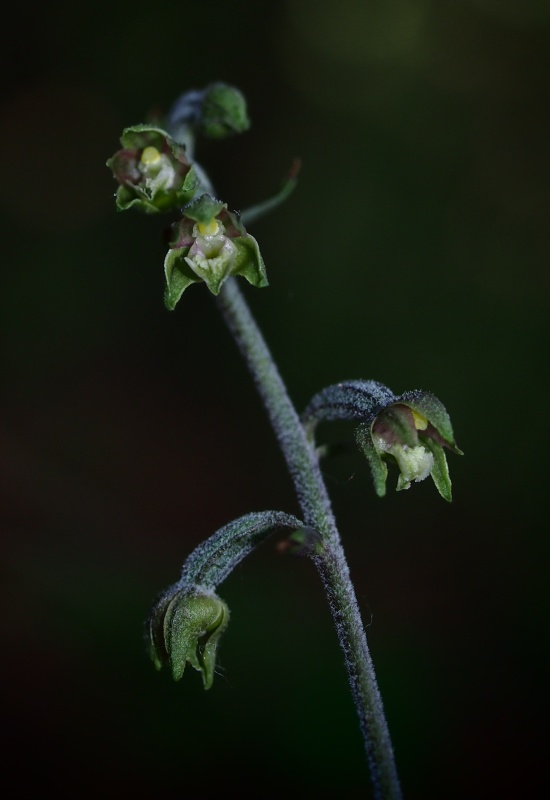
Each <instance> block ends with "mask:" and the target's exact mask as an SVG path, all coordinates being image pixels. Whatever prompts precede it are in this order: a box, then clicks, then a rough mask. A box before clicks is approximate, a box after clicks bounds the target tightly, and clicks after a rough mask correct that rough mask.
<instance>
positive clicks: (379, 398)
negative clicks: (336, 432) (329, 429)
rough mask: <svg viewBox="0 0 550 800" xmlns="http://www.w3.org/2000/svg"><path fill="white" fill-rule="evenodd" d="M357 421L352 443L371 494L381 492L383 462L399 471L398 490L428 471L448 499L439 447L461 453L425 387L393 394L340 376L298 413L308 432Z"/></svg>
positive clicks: (442, 409) (448, 482) (439, 406)
mask: <svg viewBox="0 0 550 800" xmlns="http://www.w3.org/2000/svg"><path fill="white" fill-rule="evenodd" d="M336 419H350V420H358V421H359V422H360V425H359V426H358V427H357V429H356V431H355V438H356V440H357V443H358V444H359V446H360V447H361V449H362V450H363V453H364V454H365V456H366V457H367V459H368V462H369V465H370V468H371V472H372V476H373V480H374V488H375V491H376V494H377V495H378V496H379V497H383V496H384V495H385V494H386V481H387V477H388V467H387V463H388V462H391V463H393V464H395V465H396V466H397V468H398V470H399V476H398V479H397V490H398V491H399V490H401V489H408V488H409V487H410V485H411V483H412V482H413V481H422V480H424V478H427V477H428V475H431V477H432V479H433V482H434V483H435V485H436V488H437V490H438V491H439V493H440V495H441V496H442V497H443V498H444V499H445V500H448V501H449V502H450V501H451V499H452V493H451V479H450V477H449V470H448V467H447V459H446V457H445V450H444V448H446V449H448V450H451V451H452V452H453V453H457V454H458V455H462V451H461V450H459V448H458V447H457V446H456V442H455V440H454V434H453V429H452V425H451V420H450V418H449V415H448V413H447V411H446V409H445V407H444V406H443V403H442V402H441V401H440V400H438V399H437V397H435V395H433V394H431V393H430V392H424V391H412V392H405V393H404V394H402V395H399V396H396V395H395V394H394V393H393V392H392V391H391V390H390V389H388V388H387V387H386V386H383V385H382V384H381V383H378V382H376V381H345V382H343V383H338V384H335V385H334V386H328V387H327V388H326V389H323V390H322V391H321V392H319V393H318V394H317V395H315V397H314V398H313V400H312V401H311V403H310V404H309V406H308V407H307V408H306V410H305V412H304V414H303V415H302V420H303V423H304V426H305V428H306V431H307V432H308V434H309V435H310V436H313V433H314V430H315V427H316V425H317V424H318V423H319V422H321V421H322V420H336Z"/></svg>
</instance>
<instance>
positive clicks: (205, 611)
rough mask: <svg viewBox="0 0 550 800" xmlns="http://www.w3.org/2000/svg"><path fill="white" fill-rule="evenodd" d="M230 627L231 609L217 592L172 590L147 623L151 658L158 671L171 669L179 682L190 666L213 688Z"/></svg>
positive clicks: (207, 685)
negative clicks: (222, 643)
mask: <svg viewBox="0 0 550 800" xmlns="http://www.w3.org/2000/svg"><path fill="white" fill-rule="evenodd" d="M228 624H229V609H228V607H227V605H226V604H225V603H224V602H223V600H221V599H220V598H219V597H218V596H217V595H216V594H214V592H212V591H209V592H206V591H197V590H195V589H180V588H179V587H178V586H175V587H172V588H171V589H169V590H168V591H167V592H165V594H164V595H163V596H162V597H161V598H160V600H158V602H157V603H156V604H155V606H154V607H153V609H152V611H151V614H150V616H149V619H148V621H147V641H148V650H149V655H150V657H151V659H152V661H153V663H154V664H155V666H156V668H157V669H161V668H162V667H163V666H165V665H167V666H169V667H170V670H171V672H172V677H173V678H174V680H176V681H178V680H180V678H181V677H182V675H183V673H184V670H185V667H186V665H187V664H191V666H192V667H194V669H196V670H198V671H199V672H200V673H201V674H202V679H203V684H204V688H205V689H209V688H210V687H211V686H212V681H213V679H214V669H215V666H216V652H217V649H218V644H219V639H220V636H221V634H222V633H223V632H224V630H225V629H226V628H227V625H228Z"/></svg>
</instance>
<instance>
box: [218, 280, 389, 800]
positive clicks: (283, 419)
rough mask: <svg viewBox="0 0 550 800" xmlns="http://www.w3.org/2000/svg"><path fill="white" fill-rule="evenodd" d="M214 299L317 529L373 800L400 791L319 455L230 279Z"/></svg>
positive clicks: (318, 560)
mask: <svg viewBox="0 0 550 800" xmlns="http://www.w3.org/2000/svg"><path fill="white" fill-rule="evenodd" d="M217 303H218V306H219V308H220V310H221V313H222V315H223V317H224V319H225V321H226V323H227V325H228V327H229V330H230V331H231V333H232V335H233V337H234V339H235V341H236V343H237V345H238V347H239V349H240V351H241V354H242V355H243V357H244V359H245V361H246V364H247V366H248V369H249V371H250V373H251V374H252V377H253V378H254V381H255V383H256V387H257V389H258V392H259V393H260V396H261V398H262V401H263V403H264V406H265V408H266V410H267V413H268V416H269V419H270V422H271V425H272V426H273V429H274V431H275V435H276V437H277V440H278V442H279V445H280V447H281V449H282V451H283V454H284V457H285V459H286V463H287V466H288V469H289V472H290V475H291V477H292V480H293V482H294V486H295V489H296V493H297V495H298V500H299V503H300V506H301V509H302V514H303V518H304V522H305V523H306V525H308V526H310V527H312V528H314V529H316V530H317V531H318V532H319V533H320V534H321V542H322V546H321V547H318V548H316V549H315V553H314V554H313V555H312V558H313V561H314V563H315V565H316V567H317V569H318V571H319V574H320V576H321V579H322V582H323V585H324V588H325V591H326V594H327V598H328V602H329V606H330V610H331V612H332V617H333V620H334V623H335V626H336V631H337V634H338V639H339V642H340V647H341V648H342V651H343V654H344V660H345V664H346V669H347V672H348V678H349V683H350V687H351V692H352V696H353V700H354V702H355V706H356V708H357V713H358V715H359V724H360V727H361V732H362V734H363V739H364V742H365V749H366V755H367V760H368V764H369V768H370V774H371V779H372V782H373V786H374V796H375V798H376V800H398V799H399V798H401V797H402V794H401V788H400V785H399V779H398V776H397V769H396V766H395V760H394V755H393V748H392V744H391V740H390V735H389V731H388V726H387V723H386V719H385V716H384V709H383V706H382V698H381V696H380V692H379V690H378V685H377V682H376V676H375V673H374V667H373V663H372V659H371V657H370V653H369V649H368V645H367V639H366V635H365V629H364V626H363V623H362V620H361V615H360V612H359V606H358V603H357V598H356V595H355V590H354V587H353V584H352V582H351V579H350V574H349V568H348V564H347V562H346V558H345V555H344V551H343V548H342V544H341V541H340V535H339V533H338V529H337V527H336V522H335V519H334V514H333V512H332V508H331V503H330V499H329V496H328V492H327V490H326V487H325V484H324V481H323V478H322V475H321V471H320V468H319V461H318V456H317V454H316V453H315V449H314V446H313V445H312V444H310V442H309V441H308V439H307V436H306V433H305V431H304V428H303V426H302V424H301V422H300V419H299V417H298V415H297V413H296V410H295V408H294V405H293V404H292V401H291V400H290V398H289V395H288V392H287V390H286V387H285V385H284V383H283V381H282V379H281V377H280V375H279V372H278V370H277V367H276V365H275V363H274V361H273V358H272V356H271V353H270V352H269V349H268V347H267V345H266V343H265V340H264V338H263V336H262V334H261V332H260V330H259V328H258V326H257V324H256V321H255V320H254V318H253V316H252V314H251V311H250V309H249V307H248V305H247V303H246V302H245V299H244V297H243V295H242V294H241V291H240V289H239V288H238V286H237V283H236V280H235V278H230V279H229V280H227V281H226V283H225V284H224V285H223V287H222V289H221V291H220V293H219V295H218V296H217Z"/></svg>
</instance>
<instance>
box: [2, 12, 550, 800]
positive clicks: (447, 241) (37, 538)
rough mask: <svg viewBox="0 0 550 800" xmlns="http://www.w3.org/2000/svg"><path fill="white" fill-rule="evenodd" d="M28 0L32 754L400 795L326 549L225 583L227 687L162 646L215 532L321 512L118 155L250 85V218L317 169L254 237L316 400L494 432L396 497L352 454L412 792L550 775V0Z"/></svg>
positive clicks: (228, 164)
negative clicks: (152, 611) (140, 133)
mask: <svg viewBox="0 0 550 800" xmlns="http://www.w3.org/2000/svg"><path fill="white" fill-rule="evenodd" d="M12 14H13V21H12V22H11V23H10V25H9V32H6V33H5V34H4V38H5V41H4V42H3V54H2V58H3V64H2V74H3V77H4V84H5V88H4V95H3V101H2V105H1V108H0V138H1V150H0V152H1V156H2V192H1V196H0V197H1V203H2V266H1V277H0V306H1V324H2V341H1V348H2V349H1V365H0V367H1V375H2V387H1V395H0V403H1V405H0V432H1V433H0V436H1V446H0V464H1V470H2V474H1V484H0V491H1V493H2V498H1V506H0V515H1V528H2V573H3V577H2V593H3V600H2V628H1V639H2V642H3V656H2V668H3V677H2V690H3V697H4V699H3V705H4V707H5V708H4V712H5V713H4V719H5V723H4V733H5V738H6V741H5V743H4V745H3V750H4V752H5V753H6V754H7V756H8V765H9V768H10V770H12V771H13V778H14V779H16V780H17V781H18V785H19V786H20V788H21V789H22V791H25V790H29V791H30V792H31V794H35V793H38V792H40V793H42V792H45V793H46V794H48V793H51V792H54V793H55V794H56V795H57V796H58V797H61V796H70V797H75V796H80V797H82V796H93V797H98V796H114V795H116V796H122V797H124V796H128V797H135V796H140V794H141V793H143V794H145V793H147V794H149V795H153V796H154V795H156V794H162V795H171V796H175V797H179V796H181V797H187V796H191V797H200V796H203V795H207V796H208V795H209V794H213V793H219V792H226V793H227V794H230V793H236V794H237V796H240V795H239V792H241V793H242V794H244V795H247V796H248V795H251V794H254V795H257V796H263V795H264V794H265V793H269V791H280V792H286V791H288V793H289V794H290V793H295V792H300V793H303V794H304V796H309V794H308V793H311V795H312V796H313V795H315V794H321V795H322V793H323V791H324V792H326V793H331V792H336V791H339V792H341V793H342V795H343V796H348V797H370V796H371V794H370V784H369V779H368V774H367V770H366V767H365V763H364V757H363V751H362V742H361V740H360V735H359V731H358V728H357V722H356V718H355V711H354V708H353V706H352V703H351V700H350V697H349V693H348V690H347V686H346V677H345V671H344V667H343V664H342V662H341V658H340V653H339V650H338V646H337V643H336V636H335V633H334V630H333V628H332V623H331V619H330V614H329V611H328V607H327V604H326V601H325V598H324V596H323V594H322V591H321V587H320V583H319V580H318V578H317V575H316V573H315V571H314V569H313V567H312V565H311V564H310V563H309V562H307V561H305V560H301V559H292V558H291V557H285V556H282V555H281V554H280V552H278V551H277V549H276V546H275V542H273V543H267V544H266V545H264V546H263V548H262V549H260V550H259V551H258V552H257V553H255V554H254V555H253V556H252V557H250V558H249V559H248V560H247V561H246V562H244V563H243V564H242V565H241V566H240V567H239V568H238V570H236V572H235V573H234V574H233V575H232V576H231V577H230V578H229V579H228V580H227V582H226V584H224V585H223V587H222V589H221V591H220V594H221V595H222V596H223V597H224V599H226V600H227V602H228V603H229V605H230V607H231V610H232V621H231V625H230V628H229V630H228V632H227V634H226V635H225V638H224V640H223V643H222V647H221V651H220V665H219V667H220V669H219V673H220V674H219V675H218V676H217V678H216V681H215V683H214V686H213V688H212V689H211V691H210V692H208V693H204V692H203V691H202V688H201V682H200V676H199V675H198V674H197V673H195V672H194V671H192V670H191V669H189V671H188V672H186V674H185V676H184V678H183V680H182V682H181V683H179V684H173V683H172V682H171V680H170V678H169V676H168V674H167V673H165V672H161V673H159V674H156V673H155V671H154V669H153V667H152V666H151V664H150V663H149V662H148V661H147V659H146V656H145V654H144V649H143V644H142V638H141V637H142V620H143V618H144V617H145V615H146V614H147V610H148V607H149V605H150V603H151V601H152V599H153V598H154V596H155V595H156V593H157V592H158V591H159V590H161V589H163V588H164V587H165V586H167V585H168V584H170V583H172V582H173V581H174V580H175V579H176V578H177V576H178V574H179V569H180V565H181V563H182V561H183V559H184V558H185V556H186V555H187V554H188V553H189V551H190V550H191V549H192V548H193V547H194V546H195V545H196V544H197V543H198V542H200V541H201V540H202V539H204V538H205V537H206V536H208V535H210V533H212V532H213V531H214V530H216V529H217V528H218V527H220V526H221V525H223V524H225V523H226V522H227V521H229V520H230V519H232V518H234V517H237V516H239V515H241V514H243V513H246V512H247V511H251V510H262V509H267V508H274V509H281V510H285V511H289V512H292V513H295V512H297V507H296V502H295V499H294V495H293V491H292V486H291V484H290V481H289V479H288V477H287V476H286V474H285V471H284V465H283V462H282V458H281V456H280V454H279V452H278V450H277V447H276V444H275V442H274V438H273V435H272V433H271V431H270V429H269V427H268V424H267V422H266V419H265V416H264V413H263V410H262V408H261V406H260V403H259V400H258V398H257V397H256V394H255V391H254V388H253V386H252V384H251V382H250V380H249V378H248V376H247V374H246V372H245V369H244V367H243V365H242V363H241V361H240V358H239V356H238V353H237V351H236V348H235V346H234V344H233V342H232V341H231V340H230V338H229V336H228V334H227V333H226V331H225V330H224V327H223V323H222V321H221V319H220V318H219V316H218V313H217V310H216V308H215V305H214V303H213V302H212V298H211V297H210V296H209V295H208V293H207V291H206V289H205V287H203V286H193V287H191V288H190V289H189V291H188V292H187V293H186V295H185V296H184V299H183V300H182V302H181V304H180V306H178V308H177V310H176V312H174V313H172V314H171V313H169V312H167V311H165V310H164V307H163V303H162V292H163V275H162V260H163V257H164V245H163V240H162V234H163V223H162V222H161V221H159V220H156V219H150V218H143V217H139V216H138V215H137V214H136V215H132V214H131V213H128V214H126V215H124V214H116V212H115V208H114V202H113V193H114V190H115V185H114V181H113V179H112V176H111V175H110V173H109V170H108V169H107V168H106V167H105V160H106V159H107V158H108V157H109V156H110V155H111V154H112V153H113V152H114V151H115V150H116V149H117V148H118V139H119V135H120V133H121V131H122V128H123V127H124V126H126V125H131V124H134V123H137V122H141V121H143V119H144V118H145V116H146V114H147V113H148V112H150V111H152V110H154V109H158V110H160V111H161V112H162V111H165V110H167V108H168V107H169V106H170V104H171V103H172V101H173V100H174V99H175V98H176V97H177V96H178V95H179V94H180V93H181V92H183V91H185V90H187V89H189V88H200V87H202V86H204V85H205V84H207V83H208V82H210V81H213V80H224V81H227V82H231V83H234V84H235V85H237V86H239V87H240V88H241V89H242V90H243V92H244V93H245V95H246V97H247V99H248V103H249V111H250V115H251V118H252V123H253V124H252V128H251V130H250V131H249V132H248V133H246V134H245V135H243V136H242V137H240V138H238V139H235V140H231V141H228V142H225V143H223V144H216V145H208V146H204V147H203V148H202V149H201V150H200V151H199V153H198V156H199V157H200V158H201V160H202V161H203V162H204V163H205V165H206V166H207V167H208V168H209V170H210V172H211V175H212V177H213V180H214V181H215V183H216V185H217V188H218V192H219V194H220V196H221V197H222V198H223V199H224V200H227V202H228V203H229V204H230V205H231V206H232V207H234V208H237V209H241V208H244V207H246V206H247V205H250V204H252V203H254V202H255V201H257V200H260V199H263V198H265V197H266V196H268V195H270V194H271V193H272V192H273V191H275V190H276V189H277V187H278V186H279V183H280V180H281V178H282V176H283V175H284V174H285V172H286V171H287V169H288V168H289V167H290V164H291V163H292V160H293V158H294V157H296V156H298V157H300V158H301V159H302V162H303V166H302V171H301V174H300V181H299V186H298V188H297V190H296V192H295V194H294V195H293V196H292V198H291V199H290V200H289V201H288V202H287V204H286V205H285V206H284V207H282V208H281V209H280V210H279V211H278V212H277V213H276V214H274V215H273V216H272V217H270V218H266V219H265V220H262V221H261V222H259V223H258V224H257V225H255V226H254V228H253V229H252V230H251V232H252V233H253V234H254V235H255V236H256V237H257V238H258V239H259V241H260V244H261V247H262V252H263V255H264V258H265V261H266V264H267V268H268V272H269V277H270V283H271V286H270V288H269V289H268V290H262V291H255V290H252V289H251V288H250V287H248V286H246V285H244V284H243V289H244V291H245V293H246V296H247V298H249V300H250V303H251V306H252V308H253V310H254V312H255V314H256V316H257V319H258V321H259V323H260V325H261V326H262V328H263V330H264V332H265V335H266V337H267V339H268V341H269V343H270V345H271V347H272V351H273V354H274V356H275V358H276V360H277V363H278V364H279V367H280V369H281V372H282V374H283V376H284V377H285V379H286V380H287V383H288V387H289V391H290V393H291V395H292V397H293V399H294V400H295V401H296V404H297V406H298V407H299V408H302V407H303V406H304V405H305V404H306V403H307V401H308V399H309V397H311V395H312V394H313V393H314V392H316V391H317V390H318V389H320V388H321V387H322V386H324V385H327V384H329V383H333V382H335V381H338V380H342V379H346V378H357V377H363V378H375V379H377V380H380V381H382V382H384V383H387V384H388V385H390V386H391V387H392V388H393V389H394V391H396V392H398V393H399V392H402V391H404V390H406V389H412V388H423V389H429V390H431V391H433V392H434V393H436V394H437V395H438V396H439V397H440V398H441V399H442V400H443V402H444V403H445V404H446V406H447V408H448V410H449V412H450V413H451V416H452V420H453V423H454V427H455V431H456V435H457V440H458V443H459V445H460V447H461V448H462V449H463V450H464V452H465V454H466V455H465V457H464V458H459V457H456V456H452V455H451V456H450V459H449V460H450V467H451V472H452V477H453V489H454V502H453V504H452V505H450V506H449V505H447V504H445V503H444V501H443V500H441V499H440V498H439V496H438V495H437V493H436V491H435V489H434V487H433V485H431V482H428V481H426V482H425V483H423V484H420V485H418V486H415V487H414V488H413V489H411V491H410V492H402V493H399V494H397V493H395V492H394V491H393V486H392V487H391V488H392V491H391V492H389V494H388V496H387V497H386V499H384V500H379V499H377V498H376V497H375V496H374V493H373V491H372V487H371V479H370V476H369V474H368V470H367V466H366V464H365V463H364V462H363V461H362V460H361V458H360V457H359V455H357V456H356V455H350V456H349V457H347V458H345V459H343V460H341V461H339V462H334V463H333V464H330V465H327V467H326V475H327V481H328V485H329V489H330V491H331V494H332V496H333V498H334V507H335V511H336V514H337V518H338V520H339V522H340V527H341V532H342V537H343V542H344V547H345V549H346V552H347V554H348V558H349V563H350V567H351V573H352V577H353V579H354V582H355V586H356V589H357V594H358V598H359V601H360V604H361V609H362V612H363V613H364V617H365V621H366V622H367V623H369V627H368V635H369V641H370V644H371V647H372V653H373V658H374V661H375V665H376V668H377V674H378V677H379V682H380V687H381V690H382V694H383V697H384V701H385V706H386V710H387V716H388V720H389V725H390V729H391V731H392V736H393V740H394V745H395V750H396V755H397V761H398V765H399V769H400V774H401V777H402V782H403V786H404V790H405V796H406V797H407V798H411V800H412V798H415V799H416V798H431V797H434V798H461V800H462V798H466V797H468V798H478V797H479V798H481V797H484V798H487V797H491V798H492V797H498V798H503V797H526V796H538V795H537V786H538V785H539V783H540V785H542V767H543V762H542V760H539V753H540V749H541V747H540V746H539V745H541V744H542V740H540V741H539V736H540V734H539V733H538V732H537V731H538V726H537V722H538V720H539V718H540V719H542V707H543V702H544V700H545V691H546V674H547V661H546V660H545V654H544V653H545V646H546V645H547V624H548V623H547V618H548V603H547V598H548V593H547V566H546V564H547V561H546V557H547V548H546V542H547V537H548V526H547V513H546V510H545V508H544V501H545V499H546V493H547V491H548V489H547V461H548V435H547V426H546V424H544V425H543V424H542V422H544V419H545V414H546V407H545V403H543V400H544V401H545V402H546V398H547V389H548V382H547V367H548V345H547V341H546V337H547V329H548V288H549V280H548V266H549V237H548V228H549V225H548V223H549V214H548V212H549V208H550V191H549V177H550V176H549V169H548V167H549V163H548V162H549V159H548V141H549V138H550V125H549V122H550V119H549V106H548V100H549V95H550V91H549V77H550V72H549V66H550V56H549V53H550V47H549V37H548V33H549V25H550V9H549V7H548V5H547V4H544V3H539V2H536V0H528V1H527V2H525V1H524V2H520V1H519V0H517V1H516V2H512V0H464V1H463V2H449V3H436V2H430V1H429V0H411V2H405V0H401V1H399V0H386V1H385V2H370V1H368V0H366V1H364V2H361V1H360V0H340V2H335V0H318V2H314V0H304V1H303V2H301V1H299V0H293V1H292V0H289V1H288V2H282V0H273V2H270V3H260V2H251V1H248V2H247V1H246V0H237V2H233V3H230V4H225V3H210V4H206V3H185V2H181V3H172V4H169V3H166V2H157V3H155V4H149V3H143V2H134V3H131V4H122V3H118V4H117V3H113V4H110V5H109V6H107V5H103V4H101V3H100V4H96V5H95V6H94V7H93V9H91V8H89V7H88V6H85V5H83V4H82V5H81V4H74V3H73V4H68V3H52V4H40V5H39V4H34V5H31V6H28V5H26V6H23V4H19V5H18V6H15V7H14V8H13V9H12ZM541 404H542V405H541ZM541 420H542V422H541ZM390 480H391V481H392V483H393V481H395V476H392V477H391V479H390ZM5 781H8V778H5ZM222 796H224V795H222Z"/></svg>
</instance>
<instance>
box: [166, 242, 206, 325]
mask: <svg viewBox="0 0 550 800" xmlns="http://www.w3.org/2000/svg"><path fill="white" fill-rule="evenodd" d="M188 252H189V248H177V249H175V250H169V251H168V252H167V253H166V258H165V259H164V275H165V278H166V287H165V289H164V305H165V306H166V308H167V309H168V311H173V310H174V309H175V307H176V305H177V304H178V302H179V301H180V299H181V296H182V294H183V293H184V291H185V290H186V289H187V287H188V286H190V285H191V284H192V283H200V282H201V279H200V278H199V276H198V275H196V274H195V273H194V272H193V270H192V269H191V267H190V266H189V264H188V263H187V261H186V260H185V256H186V255H187V253H188Z"/></svg>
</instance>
